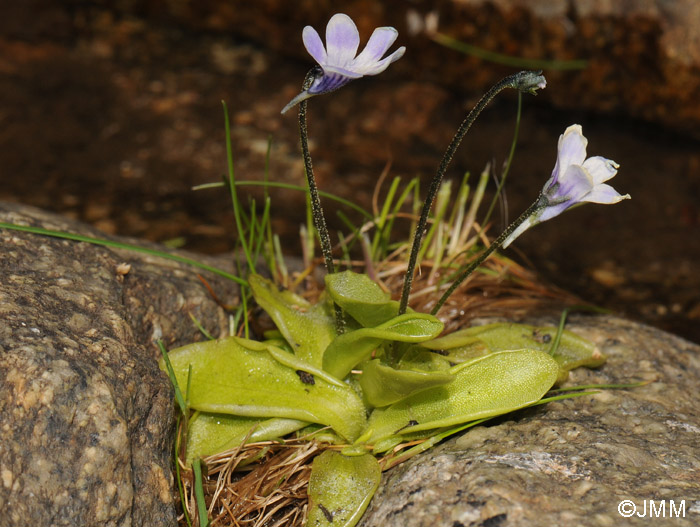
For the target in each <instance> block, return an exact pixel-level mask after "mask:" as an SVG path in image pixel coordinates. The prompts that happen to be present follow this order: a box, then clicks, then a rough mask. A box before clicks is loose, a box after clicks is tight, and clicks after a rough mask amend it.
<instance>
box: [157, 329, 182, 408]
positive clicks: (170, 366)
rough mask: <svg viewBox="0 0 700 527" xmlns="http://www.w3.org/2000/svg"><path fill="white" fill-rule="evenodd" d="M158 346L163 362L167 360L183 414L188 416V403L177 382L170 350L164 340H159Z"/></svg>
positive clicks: (169, 373) (166, 365)
mask: <svg viewBox="0 0 700 527" xmlns="http://www.w3.org/2000/svg"><path fill="white" fill-rule="evenodd" d="M158 347H159V348H160V353H161V355H163V362H165V368H166V370H167V371H168V377H169V378H170V383H171V384H172V385H173V390H175V400H176V401H177V404H178V406H179V407H180V412H181V413H182V415H183V416H185V417H186V416H187V410H188V408H187V404H186V403H185V398H184V397H183V396H182V391H180V386H178V384H177V379H176V378H175V371H174V370H173V365H172V364H170V358H169V357H168V351H167V350H166V349H165V345H164V344H163V341H162V340H159V341H158Z"/></svg>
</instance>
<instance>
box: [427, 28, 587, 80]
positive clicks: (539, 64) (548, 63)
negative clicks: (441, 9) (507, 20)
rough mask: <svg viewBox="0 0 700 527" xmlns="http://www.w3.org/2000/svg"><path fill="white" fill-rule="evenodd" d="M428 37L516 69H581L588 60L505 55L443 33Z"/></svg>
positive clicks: (456, 49)
mask: <svg viewBox="0 0 700 527" xmlns="http://www.w3.org/2000/svg"><path fill="white" fill-rule="evenodd" d="M430 38H431V39H432V40H433V41H434V42H436V43H438V44H440V45H441V46H445V47H446V48H450V49H454V50H455V51H459V52H461V53H464V54H466V55H471V56H472V57H476V58H479V59H481V60H485V61H487V62H493V63H494V64H503V65H505V66H512V67H513V68H518V69H527V70H560V71H564V70H582V69H584V68H586V67H587V66H588V61H587V60H583V59H574V60H555V59H551V60H548V59H525V58H522V57H514V56H512V55H505V54H503V53H496V52H495V51H489V50H486V49H483V48H480V47H477V46H473V45H471V44H467V43H466V42H462V41H460V40H457V39H456V38H452V37H450V36H448V35H445V34H443V33H438V32H435V33H432V34H431V35H430Z"/></svg>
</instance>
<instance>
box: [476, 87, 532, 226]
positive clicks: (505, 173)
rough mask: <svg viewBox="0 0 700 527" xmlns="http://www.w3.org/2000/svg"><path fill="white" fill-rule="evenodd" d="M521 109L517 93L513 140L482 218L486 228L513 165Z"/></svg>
mask: <svg viewBox="0 0 700 527" xmlns="http://www.w3.org/2000/svg"><path fill="white" fill-rule="evenodd" d="M522 108H523V93H522V92H520V91H519V92H518V110H517V112H516V114H515V131H514V132H513V140H512V141H511V143H510V152H509V153H508V160H507V161H506V166H505V168H504V169H503V175H502V176H501V181H499V182H498V187H497V188H496V193H495V194H494V195H493V199H492V200H491V204H490V205H489V210H488V211H487V212H486V216H484V221H483V222H482V223H481V224H482V225H484V226H486V224H487V223H488V222H489V220H490V219H491V214H492V213H493V209H494V208H495V207H496V203H497V202H498V199H499V197H500V196H501V191H502V190H503V186H504V185H505V184H506V178H507V177H508V172H510V167H511V164H512V163H513V156H514V155H515V146H516V145H517V144H518V134H519V133H520V117H521V114H522Z"/></svg>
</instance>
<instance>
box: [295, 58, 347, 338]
mask: <svg viewBox="0 0 700 527" xmlns="http://www.w3.org/2000/svg"><path fill="white" fill-rule="evenodd" d="M319 69H320V68H319V67H318V66H314V67H313V68H311V70H309V72H308V73H307V74H306V77H304V82H303V84H302V90H306V89H308V87H309V86H311V85H312V83H313V82H314V80H315V79H316V78H318V75H319ZM306 106H307V101H306V100H303V101H301V102H300V103H299V136H300V137H301V152H302V157H303V158H304V172H306V183H307V185H308V187H309V198H310V201H311V216H312V218H313V221H314V228H315V229H316V232H317V233H318V237H319V240H320V241H321V252H322V253H323V260H324V262H325V264H326V272H328V273H329V274H330V273H334V272H335V266H334V264H333V246H332V245H331V237H330V235H329V234H328V226H327V225H326V217H325V216H324V214H323V208H322V207H321V198H320V197H319V195H318V187H317V186H316V179H315V178H314V168H313V164H312V162H311V152H310V151H309V133H308V129H307V126H306ZM334 308H335V327H336V331H337V333H338V334H342V333H344V332H345V319H344V317H343V310H342V309H341V308H340V306H338V305H337V304H336V305H334Z"/></svg>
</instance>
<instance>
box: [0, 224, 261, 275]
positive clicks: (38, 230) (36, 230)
mask: <svg viewBox="0 0 700 527" xmlns="http://www.w3.org/2000/svg"><path fill="white" fill-rule="evenodd" d="M0 228H2V229H9V230H14V231H21V232H31V233H32V234H40V235H42V236H51V237H53V238H62V239H64V240H72V241H75V242H85V243H91V244H93V245H101V246H104V247H113V248H115V249H125V250H128V251H134V252H138V253H142V254H148V255H151V256H158V257H160V258H165V259H167V260H174V261H176V262H180V263H184V264H187V265H191V266H192V267H196V268H198V269H203V270H205V271H209V272H211V273H214V274H217V275H219V276H222V277H224V278H227V279H228V280H232V281H234V282H236V283H237V284H239V285H242V286H247V285H248V282H246V281H245V280H243V279H242V278H239V277H238V276H236V275H234V274H231V273H228V272H226V271H224V270H223V269H218V268H216V267H212V266H211V265H206V264H203V263H201V262H198V261H197V260H194V259H192V258H187V257H185V256H179V255H177V254H171V253H167V252H164V251H158V250H156V249H149V248H147V247H141V246H139V245H132V244H130V243H123V242H116V241H113V240H105V239H103V238H94V237H92V236H83V235H82V234H73V233H70V232H64V231H55V230H51V229H44V228H43V227H30V226H28V225H16V224H14V223H5V222H0Z"/></svg>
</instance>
